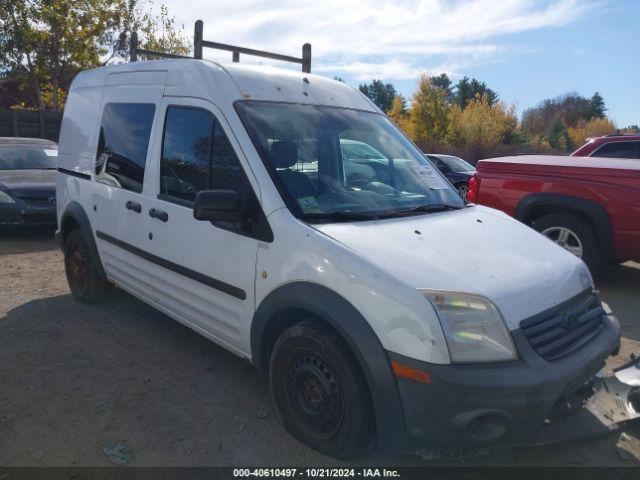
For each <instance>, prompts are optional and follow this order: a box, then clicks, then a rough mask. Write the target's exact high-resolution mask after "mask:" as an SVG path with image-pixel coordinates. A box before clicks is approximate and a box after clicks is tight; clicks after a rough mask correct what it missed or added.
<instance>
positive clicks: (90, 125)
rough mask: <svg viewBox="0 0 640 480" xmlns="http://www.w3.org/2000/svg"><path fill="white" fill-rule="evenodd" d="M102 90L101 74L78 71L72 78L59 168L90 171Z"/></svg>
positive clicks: (62, 128)
mask: <svg viewBox="0 0 640 480" xmlns="http://www.w3.org/2000/svg"><path fill="white" fill-rule="evenodd" d="M103 93H104V77H96V76H91V75H86V74H84V75H83V74H82V73H81V74H79V75H78V76H77V77H76V79H75V80H74V81H73V83H72V85H71V90H70V92H69V97H68V99H67V103H66V105H65V109H64V116H63V118H62V127H61V129H60V141H59V144H58V167H60V168H64V169H66V170H71V171H73V172H78V173H84V174H85V175H90V174H91V171H92V170H93V165H94V161H95V156H96V146H97V143H98V122H99V119H100V111H101V109H100V106H101V105H102V95H103Z"/></svg>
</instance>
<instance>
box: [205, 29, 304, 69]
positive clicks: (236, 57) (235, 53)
mask: <svg viewBox="0 0 640 480" xmlns="http://www.w3.org/2000/svg"><path fill="white" fill-rule="evenodd" d="M193 42H194V45H193V57H194V58H199V59H201V58H202V48H203V47H207V48H213V49H215V50H225V51H227V52H231V53H232V60H233V61H234V62H236V63H237V62H239V61H240V54H243V55H251V56H254V57H263V58H269V59H271V60H280V61H282V62H290V63H298V64H301V65H302V71H303V72H305V73H311V44H309V43H305V44H304V45H303V46H302V57H301V58H298V57H292V56H290V55H281V54H279V53H272V52H265V51H263V50H255V49H253V48H245V47H238V46H236V45H228V44H226V43H218V42H210V41H208V40H204V38H203V22H202V20H198V21H196V24H195V30H194V35H193Z"/></svg>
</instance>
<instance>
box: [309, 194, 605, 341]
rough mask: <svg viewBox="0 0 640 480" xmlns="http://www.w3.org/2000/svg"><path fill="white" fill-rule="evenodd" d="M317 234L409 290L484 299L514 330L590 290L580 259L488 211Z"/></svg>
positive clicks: (327, 227) (338, 227) (329, 228)
mask: <svg viewBox="0 0 640 480" xmlns="http://www.w3.org/2000/svg"><path fill="white" fill-rule="evenodd" d="M313 228H315V229H317V230H318V231H320V232H322V233H324V234H325V235H327V236H329V237H331V238H332V239H334V240H335V241H337V242H340V243H341V244H343V245H345V246H346V247H348V248H350V249H352V250H354V251H356V252H357V253H359V254H360V255H362V256H365V257H366V258H367V259H368V260H369V261H370V262H372V263H374V264H375V265H377V266H378V267H379V268H382V269H384V270H385V271H387V272H389V273H390V274H391V275H393V276H395V277H396V278H397V279H398V280H400V281H402V282H404V283H405V284H407V285H408V286H410V287H411V288H428V289H437V290H447V291H455V292H468V293H475V294H479V295H483V296H485V297H486V298H488V299H490V300H491V301H492V302H494V303H495V304H496V306H497V307H498V308H499V309H500V311H501V313H502V315H503V317H504V319H505V321H506V323H507V325H508V327H509V329H510V330H514V329H516V328H519V325H520V321H521V320H524V319H525V318H528V317H531V316H533V315H535V314H537V313H540V312H542V311H544V310H547V309H549V308H551V307H554V306H556V305H558V304H559V303H562V302H564V301H566V300H567V299H569V298H571V297H573V296H575V295H577V294H579V293H581V292H583V291H584V290H587V289H590V288H593V281H592V279H591V275H590V274H589V271H588V269H587V267H586V265H585V264H584V263H583V262H582V261H581V260H580V259H578V258H577V257H575V256H573V255H572V254H570V253H569V252H567V251H566V250H564V249H562V248H561V247H559V246H557V245H556V244H554V243H553V242H551V241H550V240H548V239H547V238H545V237H543V236H542V235H540V234H539V233H538V232H536V231H534V230H533V229H531V228H529V227H527V226H526V225H524V224H522V223H520V222H518V221H517V220H514V219H513V218H511V217H509V216H507V215H506V214H504V213H502V212H499V211H497V210H493V209H490V208H487V207H482V206H470V207H467V208H464V209H462V210H457V211H449V212H441V213H430V214H425V215H418V216H412V217H403V218H396V219H386V220H378V221H366V222H351V223H334V224H316V225H313Z"/></svg>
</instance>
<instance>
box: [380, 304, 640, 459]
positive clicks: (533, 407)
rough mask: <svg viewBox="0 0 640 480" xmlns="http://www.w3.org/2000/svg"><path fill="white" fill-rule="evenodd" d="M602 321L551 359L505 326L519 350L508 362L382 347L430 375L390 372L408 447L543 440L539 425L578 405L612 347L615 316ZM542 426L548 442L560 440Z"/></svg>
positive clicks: (616, 342) (470, 447)
mask: <svg viewBox="0 0 640 480" xmlns="http://www.w3.org/2000/svg"><path fill="white" fill-rule="evenodd" d="M604 325H605V326H604V328H603V329H602V331H601V332H600V333H599V334H598V336H597V337H595V338H594V339H592V341H590V342H589V343H588V344H587V345H584V346H583V347H582V348H580V349H579V350H577V351H575V352H573V353H572V354H570V355H567V356H566V357H565V358H562V359H559V360H556V361H553V362H548V361H546V360H544V359H543V358H542V357H540V356H539V355H538V354H537V353H536V352H534V351H533V349H532V348H531V346H530V345H529V342H528V341H527V339H526V338H525V337H524V334H523V333H522V332H521V331H520V330H516V331H514V332H512V334H513V340H514V343H515V344H516V347H517V349H518V353H519V359H518V360H517V361H515V362H508V363H503V364H482V365H435V364H427V363H423V362H419V361H416V360H412V359H409V358H406V357H403V356H400V355H397V354H394V353H389V356H390V360H395V361H397V362H399V363H401V364H404V365H408V366H410V367H413V368H415V369H418V370H422V371H426V372H428V374H429V376H430V383H429V384H425V383H420V382H416V381H414V380H411V379H407V378H401V377H397V378H396V381H397V384H398V389H399V392H400V398H401V403H402V407H403V411H404V417H405V422H406V429H407V434H408V436H409V437H410V443H411V444H412V445H413V446H414V448H413V449H412V450H413V451H415V452H416V453H420V452H422V453H424V452H426V451H429V452H433V451H456V452H460V451H477V450H482V449H487V448H490V447H496V446H505V445H521V444H537V443H545V442H544V441H543V440H541V439H543V438H544V435H543V436H542V437H541V436H540V432H542V431H544V430H545V427H547V428H548V427H551V426H553V425H554V424H555V423H556V422H558V421H559V420H561V419H565V418H568V417H569V416H570V414H571V413H576V412H580V411H583V410H585V409H584V408H583V406H584V402H585V401H586V398H587V397H589V396H590V395H591V393H589V392H586V391H585V390H587V389H588V388H590V387H585V383H586V382H588V381H590V380H591V379H593V377H594V376H595V375H596V373H597V372H598V371H599V370H601V368H602V367H603V365H604V363H605V361H606V359H607V357H609V356H610V355H611V354H612V353H615V352H617V351H618V349H619V346H620V325H619V323H618V321H617V319H616V318H615V317H613V315H609V316H607V319H606V320H605V322H604ZM639 372H640V370H639ZM639 378H640V376H639ZM576 403H577V404H578V408H576ZM572 409H573V410H574V411H572ZM591 416H592V417H593V415H591ZM605 428H609V427H608V426H605ZM548 431H552V432H553V433H552V437H553V438H555V439H556V441H559V440H561V439H562V438H559V437H561V436H562V435H558V433H557V432H554V431H553V430H552V429H551V430H548Z"/></svg>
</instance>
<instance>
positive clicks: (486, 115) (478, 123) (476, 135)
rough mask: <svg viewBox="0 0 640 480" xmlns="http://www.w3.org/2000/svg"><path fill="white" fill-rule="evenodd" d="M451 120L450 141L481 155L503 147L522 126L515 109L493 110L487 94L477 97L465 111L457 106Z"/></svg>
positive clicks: (499, 106)
mask: <svg viewBox="0 0 640 480" xmlns="http://www.w3.org/2000/svg"><path fill="white" fill-rule="evenodd" d="M448 119H449V128H448V130H447V140H448V141H449V142H450V143H451V144H453V145H457V146H465V147H471V148H472V149H474V150H477V151H482V150H489V149H491V148H493V147H495V146H496V145H498V144H500V143H502V142H503V141H504V140H505V139H506V138H507V137H508V135H510V134H511V133H513V132H514V131H515V129H516V127H517V125H518V119H517V117H516V114H515V107H514V106H511V107H506V106H505V105H504V104H503V103H501V102H498V103H496V104H494V105H493V106H492V105H491V104H490V102H489V98H488V97H487V95H486V94H485V95H483V96H476V98H474V99H473V100H471V101H470V102H469V103H468V104H467V107H466V108H465V109H464V110H461V109H460V107H459V106H458V105H453V106H452V107H451V108H450V110H449V117H448Z"/></svg>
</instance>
